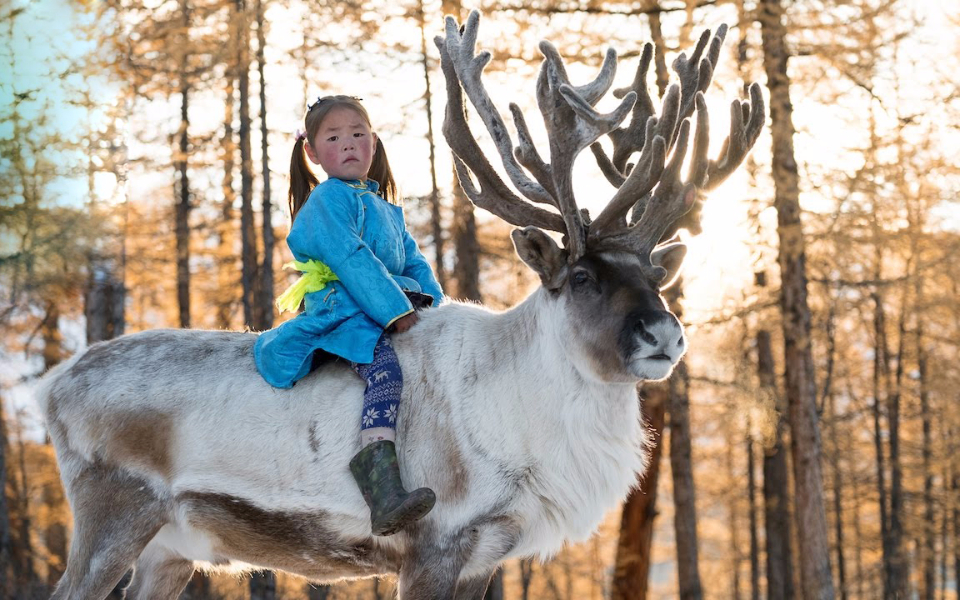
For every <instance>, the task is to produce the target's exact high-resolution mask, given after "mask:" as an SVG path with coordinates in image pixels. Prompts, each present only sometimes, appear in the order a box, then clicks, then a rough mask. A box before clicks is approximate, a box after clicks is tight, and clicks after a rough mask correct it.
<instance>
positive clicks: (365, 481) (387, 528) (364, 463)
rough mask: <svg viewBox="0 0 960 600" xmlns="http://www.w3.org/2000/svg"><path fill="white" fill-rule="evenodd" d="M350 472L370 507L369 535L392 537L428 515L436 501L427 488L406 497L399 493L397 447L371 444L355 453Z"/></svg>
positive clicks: (403, 493)
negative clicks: (370, 532)
mask: <svg viewBox="0 0 960 600" xmlns="http://www.w3.org/2000/svg"><path fill="white" fill-rule="evenodd" d="M350 472H351V473H353V478H354V479H355V480H356V481H357V485H358V486H360V491H361V492H362V493H363V499H364V500H366V501H367V506H369V507H370V525H371V529H372V531H373V535H393V534H394V533H396V532H398V531H400V530H401V529H403V528H404V527H406V526H407V525H409V524H410V523H413V522H414V521H416V520H417V519H420V518H422V517H423V516H424V515H426V514H427V513H428V512H430V509H432V508H433V505H434V503H436V501H437V497H436V495H435V494H434V493H433V490H431V489H430V488H420V489H417V490H413V491H412V492H409V493H408V492H407V491H406V490H405V489H403V483H401V481H400V465H399V464H398V463H397V447H396V446H395V445H394V443H393V442H391V441H379V442H374V443H372V444H370V445H369V446H367V447H365V448H364V449H363V450H361V451H360V452H358V453H357V455H356V456H354V457H353V459H352V460H351V461H350Z"/></svg>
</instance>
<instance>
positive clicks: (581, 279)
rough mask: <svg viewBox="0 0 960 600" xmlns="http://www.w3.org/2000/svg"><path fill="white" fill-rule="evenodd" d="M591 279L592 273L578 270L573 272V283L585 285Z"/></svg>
mask: <svg viewBox="0 0 960 600" xmlns="http://www.w3.org/2000/svg"><path fill="white" fill-rule="evenodd" d="M589 281H590V275H588V274H587V272H586V271H577V272H576V273H574V274H573V285H583V284H585V283H588V282H589Z"/></svg>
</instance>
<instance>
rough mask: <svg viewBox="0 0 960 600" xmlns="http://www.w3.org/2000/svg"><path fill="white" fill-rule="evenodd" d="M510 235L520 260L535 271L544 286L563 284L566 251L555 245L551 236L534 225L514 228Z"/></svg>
mask: <svg viewBox="0 0 960 600" xmlns="http://www.w3.org/2000/svg"><path fill="white" fill-rule="evenodd" d="M510 237H511V238H513V245H514V246H516V248H517V254H519V255H520V260H522V261H523V262H525V263H527V266H528V267H530V268H531V269H533V270H534V271H536V273H537V275H539V276H540V281H541V282H542V283H543V285H544V287H546V288H547V289H548V290H556V289H558V288H559V287H560V286H561V285H563V281H564V278H565V277H566V273H567V251H566V250H564V249H563V248H561V247H560V246H559V245H557V243H556V242H555V241H553V238H552V237H550V236H549V235H547V234H546V233H544V232H543V231H541V230H539V229H537V228H536V227H524V228H523V229H514V230H513V232H511V233H510Z"/></svg>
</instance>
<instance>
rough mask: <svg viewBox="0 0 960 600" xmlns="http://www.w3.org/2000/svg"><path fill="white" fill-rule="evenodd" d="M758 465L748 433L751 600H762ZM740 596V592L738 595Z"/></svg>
mask: <svg viewBox="0 0 960 600" xmlns="http://www.w3.org/2000/svg"><path fill="white" fill-rule="evenodd" d="M756 470H757V466H756V464H755V459H754V455H753V437H752V436H751V435H750V434H749V433H748V434H747V498H748V501H747V510H748V511H750V514H749V519H748V523H749V526H750V600H760V532H759V531H758V530H757V475H756ZM737 597H738V598H739V597H740V596H739V594H738V595H737Z"/></svg>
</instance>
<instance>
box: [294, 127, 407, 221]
mask: <svg viewBox="0 0 960 600" xmlns="http://www.w3.org/2000/svg"><path fill="white" fill-rule="evenodd" d="M303 144H304V136H299V137H298V138H297V141H296V143H295V144H294V145H293V155H292V156H291V157H290V191H289V193H288V199H287V201H288V202H289V205H290V221H291V222H293V220H294V219H296V218H297V213H298V212H300V208H301V207H302V206H303V204H304V202H306V201H307V198H308V197H309V196H310V192H312V191H313V188H315V187H316V186H317V184H319V183H320V180H319V179H317V176H316V175H314V174H313V171H311V170H310V167H309V166H308V165H307V159H306V157H305V156H304V152H303ZM387 170H388V172H389V166H388V167H387Z"/></svg>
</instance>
